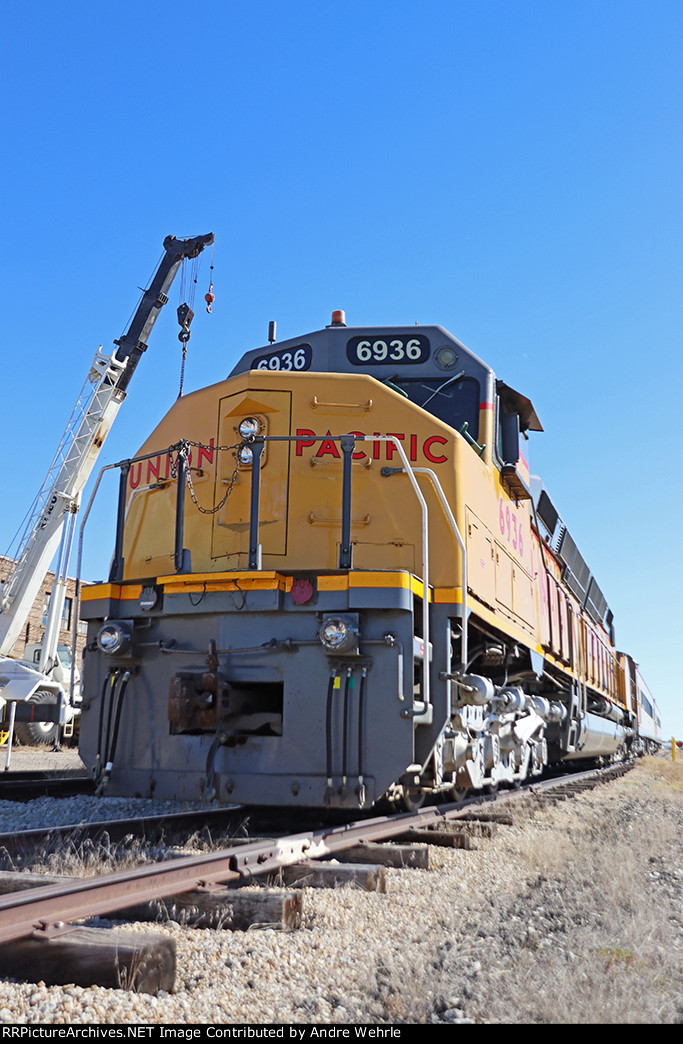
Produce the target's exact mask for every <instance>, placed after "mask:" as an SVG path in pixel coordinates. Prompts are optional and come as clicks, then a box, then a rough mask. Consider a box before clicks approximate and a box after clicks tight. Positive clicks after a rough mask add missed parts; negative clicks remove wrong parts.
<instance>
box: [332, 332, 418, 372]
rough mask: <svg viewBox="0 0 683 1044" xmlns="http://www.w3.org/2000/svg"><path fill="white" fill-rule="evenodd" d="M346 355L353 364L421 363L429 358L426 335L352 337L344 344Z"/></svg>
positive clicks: (391, 364)
mask: <svg viewBox="0 0 683 1044" xmlns="http://www.w3.org/2000/svg"><path fill="white" fill-rule="evenodd" d="M346 357H347V359H348V360H349V362H350V363H353V365H354V366H369V365H371V366H374V365H376V364H379V365H380V366H381V365H382V364H384V365H385V366H396V365H397V364H398V365H401V364H402V363H423V362H426V361H427V359H428V358H429V341H428V340H427V338H426V337H421V336H419V335H414V336H412V337H392V336H391V334H387V335H386V336H385V337H352V338H351V340H350V341H349V343H348V344H347V345H346Z"/></svg>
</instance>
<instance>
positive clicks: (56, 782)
mask: <svg viewBox="0 0 683 1044" xmlns="http://www.w3.org/2000/svg"><path fill="white" fill-rule="evenodd" d="M94 793H95V783H94V781H93V780H92V778H91V777H90V776H89V775H88V774H87V773H86V772H85V771H80V770H74V771H73V772H62V773H61V774H60V775H55V774H54V773H48V772H11V773H8V774H7V775H4V776H3V775H0V801H31V800H32V799H33V798H37V797H75V796H77V795H80V794H94Z"/></svg>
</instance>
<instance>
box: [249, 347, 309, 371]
mask: <svg viewBox="0 0 683 1044" xmlns="http://www.w3.org/2000/svg"><path fill="white" fill-rule="evenodd" d="M312 360H313V349H312V348H311V346H310V344H297V345H295V346H294V347H293V348H286V349H284V350H283V351H281V352H271V353H270V354H269V355H259V357H258V358H257V359H254V360H253V362H252V364H251V368H252V370H298V371H301V370H310V368H311V362H312Z"/></svg>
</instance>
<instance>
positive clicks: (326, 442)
mask: <svg viewBox="0 0 683 1044" xmlns="http://www.w3.org/2000/svg"><path fill="white" fill-rule="evenodd" d="M327 454H329V455H330V456H331V457H337V459H339V450H338V449H337V446H336V444H335V443H334V442H333V440H332V432H331V431H330V430H329V429H328V430H327V433H326V435H325V437H324V438H323V440H322V442H321V444H320V449H319V450H318V452H317V453H316V457H324V456H326V455H327Z"/></svg>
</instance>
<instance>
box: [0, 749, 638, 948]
mask: <svg viewBox="0 0 683 1044" xmlns="http://www.w3.org/2000/svg"><path fill="white" fill-rule="evenodd" d="M631 767H632V764H631V763H622V764H620V765H617V766H613V767H610V768H607V769H599V770H597V771H591V772H585V773H573V774H571V775H570V776H569V777H563V778H562V779H560V780H546V781H543V782H541V783H535V784H533V785H532V786H530V787H527V788H525V789H524V790H520V791H511V792H509V793H506V794H502V795H495V794H490V795H478V796H476V797H473V798H468V799H466V800H465V801H460V802H456V803H453V804H450V805H441V806H438V807H437V806H430V807H429V808H425V809H421V810H420V811H418V812H407V813H401V814H399V815H393V816H380V817H376V818H373V819H367V820H360V821H355V822H352V823H349V824H346V825H344V826H340V827H336V828H329V827H323V828H321V829H317V830H308V831H304V832H300V833H298V834H293V835H290V836H284V837H277V838H267V839H261V840H259V841H254V842H248V843H247V844H240V845H237V846H235V847H232V848H227V849H222V850H219V851H217V852H211V853H208V854H206V855H201V856H185V857H182V858H180V859H173V860H169V861H168V862H162V863H155V864H153V865H151V866H150V865H145V866H141V867H137V868H134V869H132V870H131V869H128V870H120V871H116V872H114V873H110V874H104V875H101V876H98V877H92V878H85V879H80V880H74V881H69V882H68V883H66V884H58V885H47V886H44V887H38V888H31V889H29V890H27V891H23V892H18V893H16V892H15V893H12V894H9V895H5V896H2V897H0V943H3V942H11V941H12V940H14V939H20V938H24V937H27V936H33V937H35V938H42V939H49V938H51V937H53V936H54V935H55V934H61V933H63V932H68V931H69V930H70V928H71V926H70V925H69V924H68V923H67V924H64V923H63V922H70V921H76V920H81V919H84V918H88V917H94V916H98V915H99V916H104V915H106V914H111V913H114V912H116V911H117V910H123V909H125V908H126V907H129V906H130V905H131V901H132V900H134V901H135V902H136V903H143V902H148V901H151V900H154V899H164V898H167V897H168V896H171V895H174V894H177V893H182V892H186V891H192V890H195V889H198V888H199V889H201V888H204V889H207V888H210V887H211V886H212V885H215V884H220V883H226V882H242V883H244V882H246V881H248V880H250V879H251V878H253V877H256V876H259V875H262V874H268V873H271V872H273V871H276V870H279V869H282V868H283V867H286V866H291V865H293V864H295V863H298V862H301V861H302V860H304V859H307V860H308V859H322V858H325V857H329V856H334V855H336V854H337V853H339V852H342V851H344V850H346V849H349V848H353V847H355V846H356V845H359V844H362V843H363V842H369V841H381V840H387V839H389V838H392V837H398V836H400V835H402V834H405V833H407V832H408V831H411V830H419V829H424V828H425V827H435V826H436V827H438V826H439V825H440V824H442V823H446V822H448V821H450V820H454V819H458V818H461V817H463V816H467V815H468V813H471V812H472V811H473V810H474V809H477V808H482V807H485V806H487V805H489V804H491V803H494V802H495V803H498V804H500V803H503V804H508V803H509V802H516V801H519V800H522V799H524V798H525V797H526V796H527V795H529V794H531V795H536V794H538V795H541V794H543V793H545V792H546V791H547V790H552V789H553V788H558V787H560V788H561V787H562V786H566V785H567V783H568V782H569V783H570V786H571V784H576V783H578V782H579V781H580V780H582V779H587V778H588V777H591V778H595V779H596V780H597V781H607V780H609V779H612V778H614V776H615V775H621V774H623V773H624V772H626V771H628V769H629V768H631Z"/></svg>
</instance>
